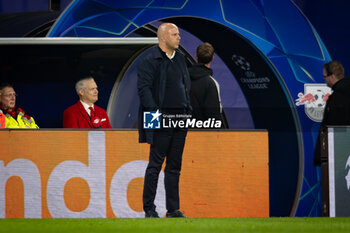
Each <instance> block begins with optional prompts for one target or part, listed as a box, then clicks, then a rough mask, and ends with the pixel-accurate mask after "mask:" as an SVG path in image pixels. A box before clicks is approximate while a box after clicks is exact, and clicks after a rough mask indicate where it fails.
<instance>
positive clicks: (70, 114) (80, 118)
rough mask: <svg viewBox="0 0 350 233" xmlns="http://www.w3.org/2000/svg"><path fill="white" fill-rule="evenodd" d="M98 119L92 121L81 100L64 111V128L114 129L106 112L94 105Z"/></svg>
mask: <svg viewBox="0 0 350 233" xmlns="http://www.w3.org/2000/svg"><path fill="white" fill-rule="evenodd" d="M94 110H95V115H96V117H95V118H93V119H90V116H89V114H88V113H87V112H86V110H85V108H84V106H83V105H82V104H81V102H80V100H79V101H78V102H77V103H76V104H74V105H72V106H70V107H69V108H67V109H66V110H64V112H63V128H112V126H111V124H110V123H109V119H108V116H107V113H106V111H105V110H104V109H103V108H100V107H98V106H96V105H94Z"/></svg>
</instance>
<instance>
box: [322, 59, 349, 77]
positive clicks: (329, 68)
mask: <svg viewBox="0 0 350 233" xmlns="http://www.w3.org/2000/svg"><path fill="white" fill-rule="evenodd" d="M323 67H324V69H325V70H326V72H327V76H329V75H332V74H334V75H335V77H336V78H337V79H342V78H344V67H343V65H342V64H341V63H340V62H338V61H331V62H328V63H326V64H324V65H323Z"/></svg>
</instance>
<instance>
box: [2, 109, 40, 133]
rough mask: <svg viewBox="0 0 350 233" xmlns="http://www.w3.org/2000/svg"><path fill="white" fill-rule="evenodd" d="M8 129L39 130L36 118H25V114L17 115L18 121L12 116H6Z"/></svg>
mask: <svg viewBox="0 0 350 233" xmlns="http://www.w3.org/2000/svg"><path fill="white" fill-rule="evenodd" d="M5 127H6V128H12V129H15V128H22V129H28V128H32V129H39V126H38V125H37V124H35V121H34V118H33V117H30V119H28V118H26V117H24V114H23V113H22V112H20V113H19V114H18V115H17V119H15V118H13V117H12V116H11V115H10V114H6V124H5Z"/></svg>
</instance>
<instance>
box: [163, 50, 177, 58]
mask: <svg viewBox="0 0 350 233" xmlns="http://www.w3.org/2000/svg"><path fill="white" fill-rule="evenodd" d="M175 52H176V50H174V52H173V54H172V55H171V56H169V55H168V54H167V53H165V54H166V56H167V57H168V58H169V59H170V60H171V59H173V58H174V57H175Z"/></svg>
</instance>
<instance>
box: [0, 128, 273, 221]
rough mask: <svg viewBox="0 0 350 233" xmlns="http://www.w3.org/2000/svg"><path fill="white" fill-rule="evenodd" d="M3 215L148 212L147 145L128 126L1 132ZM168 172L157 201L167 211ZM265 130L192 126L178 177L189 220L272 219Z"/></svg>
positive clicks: (99, 215)
mask: <svg viewBox="0 0 350 233" xmlns="http://www.w3.org/2000/svg"><path fill="white" fill-rule="evenodd" d="M0 148H1V150H0V218H114V217H132V218H138V217H144V213H143V211H142V188H143V176H144V173H145V169H146V166H147V161H148V153H149V145H148V144H139V143H138V134H137V131H134V130H125V131H116V130H115V131H114V130H111V131H79V130H77V131H61V130H28V131H27V130H1V131H0ZM163 179H164V173H163V172H161V174H160V178H159V182H158V191H157V197H156V200H155V204H156V206H157V211H158V212H159V213H160V214H161V215H163V216H164V215H165V212H166V209H165V191H164V185H163ZM268 184H269V180H268V135H267V132H266V131H190V132H189V133H188V136H187V140H186V145H185V150H184V154H183V163H182V171H181V176H180V205H181V211H183V213H184V214H185V215H186V216H188V217H268V216H269V186H268Z"/></svg>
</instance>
